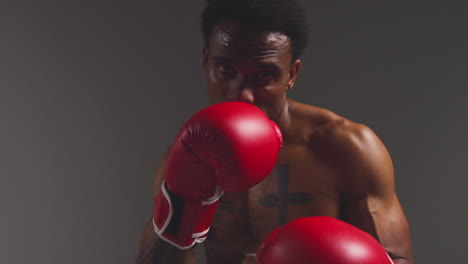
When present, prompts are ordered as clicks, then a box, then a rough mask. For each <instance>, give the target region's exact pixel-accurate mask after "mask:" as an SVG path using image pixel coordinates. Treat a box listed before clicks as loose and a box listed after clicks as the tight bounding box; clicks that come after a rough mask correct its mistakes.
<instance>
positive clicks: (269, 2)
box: [201, 0, 308, 62]
mask: <svg viewBox="0 0 468 264" xmlns="http://www.w3.org/2000/svg"><path fill="white" fill-rule="evenodd" d="M221 20H233V21H235V22H238V23H241V24H245V25H249V26H252V27H255V28H256V29H259V30H262V31H271V32H280V33H282V34H284V35H286V36H288V37H289V39H290V40H291V52H292V59H293V62H294V61H295V60H296V59H298V58H299V57H300V56H301V55H302V53H303V52H304V49H305V47H306V46H307V42H308V26H307V19H306V15H305V12H304V9H303V8H302V7H301V6H300V5H299V3H297V2H296V1H294V0H207V4H206V6H205V8H204V9H203V11H202V13H201V27H202V31H203V37H204V40H205V44H208V42H209V38H210V35H211V33H212V30H213V27H214V26H215V24H216V23H218V22H219V21H221Z"/></svg>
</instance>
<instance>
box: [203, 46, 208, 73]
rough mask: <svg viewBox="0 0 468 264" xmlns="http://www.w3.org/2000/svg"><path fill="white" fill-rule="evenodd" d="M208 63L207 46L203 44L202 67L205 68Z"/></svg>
mask: <svg viewBox="0 0 468 264" xmlns="http://www.w3.org/2000/svg"><path fill="white" fill-rule="evenodd" d="M207 63H208V47H207V46H206V45H203V50H202V67H203V68H205V66H206V64H207Z"/></svg>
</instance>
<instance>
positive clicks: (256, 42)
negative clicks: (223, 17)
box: [208, 21, 291, 59]
mask: <svg viewBox="0 0 468 264" xmlns="http://www.w3.org/2000/svg"><path fill="white" fill-rule="evenodd" d="M208 48H209V50H210V52H211V53H212V55H216V56H227V57H234V58H237V59H242V58H244V59H246V58H259V59H261V58H263V59H266V58H272V57H277V58H279V57H282V58H283V57H284V59H287V58H288V57H289V59H290V57H291V41H290V39H289V37H287V36H286V35H284V34H282V33H280V32H269V31H260V30H258V29H256V28H254V27H251V26H248V25H242V24H238V23H235V22H232V21H221V22H219V23H217V24H216V25H215V26H214V27H213V30H212V32H211V35H210V39H209V43H208Z"/></svg>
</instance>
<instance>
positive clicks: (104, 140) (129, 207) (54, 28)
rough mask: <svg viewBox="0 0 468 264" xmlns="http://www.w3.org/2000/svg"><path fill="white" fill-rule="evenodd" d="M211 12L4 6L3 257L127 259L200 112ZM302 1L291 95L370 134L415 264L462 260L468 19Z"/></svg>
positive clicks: (447, 8)
mask: <svg viewBox="0 0 468 264" xmlns="http://www.w3.org/2000/svg"><path fill="white" fill-rule="evenodd" d="M304 2H306V1H304ZM460 2H461V1H460ZM202 5H203V1H201V0H197V1H172V2H170V3H169V1H165V2H164V3H163V2H162V1H143V2H138V3H137V2H132V3H130V2H127V3H119V2H110V1H109V2H105V1H93V2H92V3H87V2H85V1H60V2H50V1H49V2H47V1H36V2H31V1H30V2H22V1H15V2H8V1H2V2H1V3H0V34H1V36H0V58H1V59H0V118H1V126H0V146H1V147H0V175H1V181H0V208H1V216H0V263H9V264H17V263H18V264H19V263H132V262H133V261H134V259H135V256H136V253H137V250H138V244H139V239H140V235H141V232H142V229H143V226H144V223H145V222H146V220H147V219H148V218H149V217H150V214H151V206H152V201H151V182H152V176H153V173H154V171H155V167H156V164H157V161H158V160H159V158H160V156H161V154H162V151H163V150H164V149H165V148H167V147H168V146H169V144H170V143H171V142H172V140H173V138H174V136H175V133H176V132H177V131H178V129H179V127H180V126H181V125H182V123H183V122H184V121H185V120H186V119H187V118H188V117H189V116H190V115H191V114H192V113H194V111H196V110H199V109H201V108H202V107H204V106H205V105H206V102H207V100H206V97H205V89H204V81H203V77H202V72H201V68H200V63H201V60H200V52H201V43H202V41H201V35H200V30H199V19H198V17H199V11H200V10H201V8H202ZM305 7H306V9H307V11H308V13H309V18H310V22H311V24H312V27H311V30H310V33H311V43H310V45H309V49H308V50H307V53H306V54H305V56H304V58H303V68H302V71H301V73H300V75H299V79H298V82H297V84H296V87H295V89H294V90H293V91H292V92H291V94H290V96H291V97H292V98H294V99H296V100H299V101H301V102H304V103H308V104H314V105H318V106H322V107H326V108H329V109H331V110H333V111H335V112H337V113H339V114H341V115H344V116H345V117H347V118H350V119H352V120H355V121H358V122H362V123H365V124H367V125H369V126H370V127H371V128H372V129H374V130H375V131H376V132H377V133H378V134H379V136H380V137H381V138H382V140H383V141H384V143H385V144H386V146H387V147H388V149H389V151H390V153H391V154H392V157H393V159H394V165H395V170H396V177H397V178H396V184H397V185H396V186H397V192H398V194H399V197H400V199H401V202H402V204H403V207H404V209H405V211H406V214H407V217H408V220H409V222H410V225H411V231H412V241H413V250H414V255H415V259H416V262H417V263H425V264H430V263H434V264H435V263H465V262H466V259H467V257H468V255H467V251H466V237H467V236H468V228H467V222H468V216H467V207H468V206H467V205H466V201H467V198H466V192H464V190H466V185H467V178H468V177H467V176H468V175H467V173H466V161H465V160H466V156H467V155H466V154H467V151H466V150H467V148H468V140H467V139H466V135H467V131H468V129H467V128H468V124H467V123H468V122H467V118H466V115H467V113H468V106H467V104H466V103H465V102H466V100H467V98H468V91H467V84H468V77H467V75H466V72H467V71H468V60H467V51H466V46H467V44H468V43H467V36H468V34H467V33H468V32H467V28H466V25H467V19H466V17H464V16H465V15H466V13H467V12H466V10H467V9H466V8H465V7H464V6H462V5H461V4H458V5H455V4H452V3H450V2H439V3H438V4H434V5H432V4H430V3H428V2H421V3H415V2H410V1H405V2H403V1H401V3H400V2H398V1H375V0H374V1H343V2H338V1H330V0H319V1H307V3H305Z"/></svg>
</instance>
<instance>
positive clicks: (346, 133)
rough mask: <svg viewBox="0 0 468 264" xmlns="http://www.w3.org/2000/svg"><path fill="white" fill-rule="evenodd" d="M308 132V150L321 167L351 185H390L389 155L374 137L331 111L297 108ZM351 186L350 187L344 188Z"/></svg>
mask: <svg viewBox="0 0 468 264" xmlns="http://www.w3.org/2000/svg"><path fill="white" fill-rule="evenodd" d="M300 108H302V110H301V111H303V114H304V117H306V118H305V119H304V120H308V122H307V123H308V124H309V126H311V127H312V128H311V130H310V131H311V132H310V133H309V135H308V142H307V144H308V147H309V150H310V151H311V153H313V155H314V156H315V157H317V159H319V160H320V161H321V162H322V163H324V164H325V165H327V166H328V167H331V168H332V169H334V170H335V171H337V172H338V173H339V174H340V175H343V176H344V178H343V180H344V181H345V182H348V183H352V182H357V180H358V181H359V182H362V181H365V182H372V183H376V184H378V183H381V182H384V181H393V165H392V161H391V158H390V155H389V153H388V151H387V149H386V147H385V146H384V144H383V143H382V141H381V140H380V138H379V137H378V136H377V135H376V133H375V132H374V131H373V130H372V129H370V128H369V127H368V126H366V125H364V124H360V123H357V122H354V121H352V120H349V119H347V118H345V117H342V116H340V115H338V114H336V113H333V112H332V111H329V110H326V109H323V108H319V107H315V106H308V105H301V106H300ZM348 186H351V185H348Z"/></svg>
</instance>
